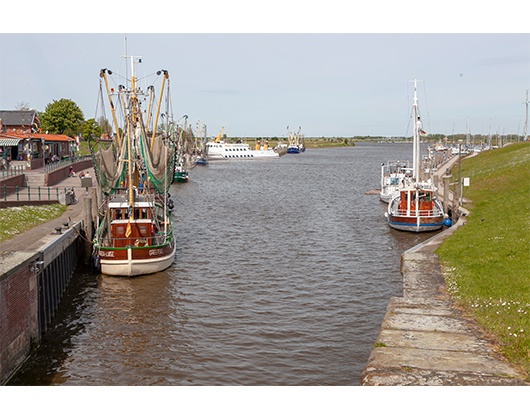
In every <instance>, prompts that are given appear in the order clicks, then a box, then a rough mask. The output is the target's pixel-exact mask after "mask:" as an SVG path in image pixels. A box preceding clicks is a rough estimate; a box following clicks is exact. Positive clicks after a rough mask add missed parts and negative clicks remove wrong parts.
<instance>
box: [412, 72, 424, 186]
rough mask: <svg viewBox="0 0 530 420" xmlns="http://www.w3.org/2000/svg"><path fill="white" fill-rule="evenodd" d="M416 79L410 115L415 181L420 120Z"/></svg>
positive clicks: (417, 167)
mask: <svg viewBox="0 0 530 420" xmlns="http://www.w3.org/2000/svg"><path fill="white" fill-rule="evenodd" d="M416 88H417V81H416V78H414V104H413V105H412V115H413V118H414V132H413V134H412V168H413V177H414V179H415V180H416V181H419V180H420V177H419V175H420V132H421V127H422V126H421V120H420V114H419V111H418V95H417V91H416Z"/></svg>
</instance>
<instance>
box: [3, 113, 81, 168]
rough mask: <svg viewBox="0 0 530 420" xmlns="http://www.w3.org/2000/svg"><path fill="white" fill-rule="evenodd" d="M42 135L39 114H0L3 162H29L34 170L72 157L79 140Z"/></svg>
mask: <svg viewBox="0 0 530 420" xmlns="http://www.w3.org/2000/svg"><path fill="white" fill-rule="evenodd" d="M40 131H41V128H40V121H39V117H38V115H37V111H35V110H21V111H2V110H0V159H2V160H6V161H16V160H18V161H26V162H27V166H28V167H29V168H31V169H35V168H39V167H42V166H43V165H44V163H45V162H46V163H48V162H50V161H52V159H53V158H54V157H56V158H59V159H61V158H65V157H69V156H73V154H74V153H73V151H74V150H75V145H76V139H74V138H72V137H68V136H65V135H64V134H48V133H41V132H40Z"/></svg>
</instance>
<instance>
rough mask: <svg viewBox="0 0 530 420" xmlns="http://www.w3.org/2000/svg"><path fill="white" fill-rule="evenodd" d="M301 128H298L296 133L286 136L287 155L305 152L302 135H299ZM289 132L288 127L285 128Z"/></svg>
mask: <svg viewBox="0 0 530 420" xmlns="http://www.w3.org/2000/svg"><path fill="white" fill-rule="evenodd" d="M301 129H302V127H298V131H292V132H289V133H288V134H287V143H288V144H287V153H291V154H296V153H300V152H304V151H305V141H304V135H303V134H301V133H300V130H301ZM287 130H289V127H287Z"/></svg>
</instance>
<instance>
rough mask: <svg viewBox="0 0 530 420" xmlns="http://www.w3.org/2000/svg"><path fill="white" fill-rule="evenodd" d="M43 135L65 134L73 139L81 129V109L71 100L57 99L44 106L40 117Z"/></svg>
mask: <svg viewBox="0 0 530 420" xmlns="http://www.w3.org/2000/svg"><path fill="white" fill-rule="evenodd" d="M40 122H41V129H42V132H43V133H46V132H48V133H53V134H66V135H67V136H70V137H74V136H75V135H76V134H77V133H79V131H80V130H81V128H82V125H83V122H84V115H83V111H81V108H79V107H78V106H77V104H76V103H75V102H74V101H72V100H71V99H64V98H63V99H59V100H58V101H53V102H52V103H50V104H48V105H46V109H45V110H44V113H42V114H41V115H40Z"/></svg>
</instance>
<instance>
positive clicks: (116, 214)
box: [112, 209, 123, 220]
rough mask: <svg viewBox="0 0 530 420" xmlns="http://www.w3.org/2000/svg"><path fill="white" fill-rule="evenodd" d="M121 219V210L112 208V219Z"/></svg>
mask: <svg viewBox="0 0 530 420" xmlns="http://www.w3.org/2000/svg"><path fill="white" fill-rule="evenodd" d="M121 219H123V212H122V211H121V209H115V210H112V220H121Z"/></svg>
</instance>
